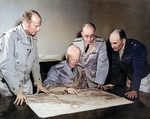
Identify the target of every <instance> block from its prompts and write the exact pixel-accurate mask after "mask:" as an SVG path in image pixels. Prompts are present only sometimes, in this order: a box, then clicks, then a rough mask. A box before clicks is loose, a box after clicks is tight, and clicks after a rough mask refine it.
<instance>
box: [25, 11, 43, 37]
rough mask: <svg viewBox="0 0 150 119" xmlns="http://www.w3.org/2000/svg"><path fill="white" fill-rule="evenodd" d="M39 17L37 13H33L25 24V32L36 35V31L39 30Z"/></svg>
mask: <svg viewBox="0 0 150 119" xmlns="http://www.w3.org/2000/svg"><path fill="white" fill-rule="evenodd" d="M40 25H41V19H40V17H39V16H38V15H36V14H33V15H32V18H31V21H29V22H27V21H26V24H25V32H26V33H27V34H30V35H33V36H34V35H36V33H37V32H38V31H40Z"/></svg>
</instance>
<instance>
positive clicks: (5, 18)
mask: <svg viewBox="0 0 150 119" xmlns="http://www.w3.org/2000/svg"><path fill="white" fill-rule="evenodd" d="M27 9H34V10H37V11H38V12H39V13H40V15H41V16H42V19H43V20H42V26H41V31H40V32H39V33H38V35H37V37H38V50H39V55H40V56H41V55H46V56H47V58H50V57H51V55H60V56H64V54H65V52H66V49H67V47H68V46H69V45H70V44H71V43H72V41H73V39H74V38H75V37H77V35H78V33H79V32H80V30H81V25H82V24H83V23H85V22H89V21H91V22H93V23H94V24H95V25H96V27H97V32H96V34H97V35H98V36H101V37H104V38H105V40H106V41H108V38H109V34H110V32H111V31H112V30H113V29H114V28H122V29H124V30H125V31H126V34H127V37H128V38H134V39H137V40H139V41H141V42H142V43H143V44H144V45H146V47H147V49H148V61H149V62H150V52H149V51H150V45H149V43H150V40H149V39H150V23H149V21H150V14H149V12H150V0H27V1H23V0H0V15H1V16H0V26H1V27H0V35H2V33H3V32H5V31H7V30H9V29H10V28H13V27H14V26H16V25H17V24H18V23H20V21H21V17H22V14H23V12H24V11H25V10H27ZM61 58H62V57H61Z"/></svg>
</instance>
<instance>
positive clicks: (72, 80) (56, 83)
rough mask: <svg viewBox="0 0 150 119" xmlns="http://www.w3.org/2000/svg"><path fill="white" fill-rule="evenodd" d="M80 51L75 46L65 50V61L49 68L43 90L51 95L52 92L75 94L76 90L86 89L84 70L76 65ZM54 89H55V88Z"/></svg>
mask: <svg viewBox="0 0 150 119" xmlns="http://www.w3.org/2000/svg"><path fill="white" fill-rule="evenodd" d="M80 54H81V51H80V49H79V47H77V46H76V45H71V46H70V47H69V48H68V49H67V53H66V60H64V61H62V62H60V63H59V64H56V65H55V66H53V67H51V69H50V70H49V72H48V75H47V78H46V79H45V81H44V82H43V85H44V87H45V88H47V89H49V90H50V91H51V92H52V93H53V90H54V89H55V90H56V89H57V88H58V89H59V90H57V91H64V90H65V91H67V92H68V93H69V94H77V92H76V89H84V88H87V82H86V79H85V76H84V68H83V67H82V66H81V65H80V64H78V61H79V58H80ZM55 87H56V88H55Z"/></svg>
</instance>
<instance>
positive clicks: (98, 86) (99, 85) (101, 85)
mask: <svg viewBox="0 0 150 119" xmlns="http://www.w3.org/2000/svg"><path fill="white" fill-rule="evenodd" d="M97 88H100V89H101V90H102V89H104V90H106V89H107V87H106V86H104V85H103V84H98V85H97Z"/></svg>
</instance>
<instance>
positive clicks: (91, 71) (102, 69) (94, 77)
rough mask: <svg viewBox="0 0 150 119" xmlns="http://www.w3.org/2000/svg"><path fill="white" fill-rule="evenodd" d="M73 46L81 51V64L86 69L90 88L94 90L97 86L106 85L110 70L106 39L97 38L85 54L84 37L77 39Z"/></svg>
mask: <svg viewBox="0 0 150 119" xmlns="http://www.w3.org/2000/svg"><path fill="white" fill-rule="evenodd" d="M73 44H74V45H76V46H78V47H79V48H80V49H81V57H80V61H79V63H80V64H81V65H82V66H83V67H84V68H85V74H86V77H87V82H88V86H89V87H90V88H93V87H95V86H96V85H97V84H104V82H105V80H106V76H107V74H108V68H109V63H108V57H107V51H106V43H105V41H104V39H103V38H99V37H96V38H95V40H94V41H93V43H92V44H91V45H90V47H89V49H88V51H87V53H85V42H84V39H83V38H82V37H81V38H76V39H75V40H74V42H73ZM88 79H89V80H88ZM94 83H96V84H94Z"/></svg>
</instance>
